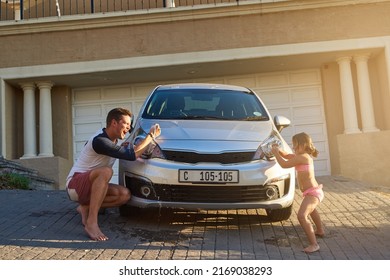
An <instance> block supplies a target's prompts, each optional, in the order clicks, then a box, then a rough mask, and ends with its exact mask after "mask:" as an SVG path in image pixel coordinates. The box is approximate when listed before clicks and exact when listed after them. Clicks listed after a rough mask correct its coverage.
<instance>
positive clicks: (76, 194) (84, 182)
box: [67, 171, 92, 205]
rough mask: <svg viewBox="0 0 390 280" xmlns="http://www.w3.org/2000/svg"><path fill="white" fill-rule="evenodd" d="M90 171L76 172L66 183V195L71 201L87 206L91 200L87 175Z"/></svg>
mask: <svg viewBox="0 0 390 280" xmlns="http://www.w3.org/2000/svg"><path fill="white" fill-rule="evenodd" d="M90 173H91V171H87V172H84V173H79V172H76V173H74V174H73V177H72V179H71V180H70V181H69V183H68V188H67V191H68V195H69V198H70V199H71V200H73V201H77V202H78V203H80V204H81V205H88V204H89V201H90V199H91V187H92V184H91V181H90V180H89V174H90Z"/></svg>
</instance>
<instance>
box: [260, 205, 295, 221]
mask: <svg viewBox="0 0 390 280" xmlns="http://www.w3.org/2000/svg"><path fill="white" fill-rule="evenodd" d="M292 207H293V205H292V204H291V205H290V206H289V207H287V208H282V209H267V210H266V212H267V216H268V219H269V220H270V221H271V222H280V221H284V220H288V219H289V218H290V216H291V213H292Z"/></svg>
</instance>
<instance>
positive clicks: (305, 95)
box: [226, 69, 331, 176]
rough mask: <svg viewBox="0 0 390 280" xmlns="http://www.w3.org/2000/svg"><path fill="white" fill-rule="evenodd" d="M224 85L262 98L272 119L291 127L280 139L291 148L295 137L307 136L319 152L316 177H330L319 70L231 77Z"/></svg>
mask: <svg viewBox="0 0 390 280" xmlns="http://www.w3.org/2000/svg"><path fill="white" fill-rule="evenodd" d="M226 82H227V83H232V84H236V85H243V86H247V87H250V88H251V89H253V90H254V91H255V92H256V93H257V94H258V95H259V96H260V97H261V99H262V100H263V101H264V103H265V104H266V106H267V108H268V110H269V111H270V113H271V115H272V116H275V115H283V116H285V117H287V118H289V119H290V120H291V126H290V127H288V128H286V129H284V130H283V131H282V135H283V137H284V138H285V139H286V141H287V142H288V143H289V144H290V145H291V144H292V143H291V138H292V136H293V135H294V134H296V133H300V132H306V133H308V134H309V135H310V136H311V137H312V139H313V143H314V146H315V147H316V148H317V150H318V151H319V155H318V158H316V159H315V161H314V164H315V168H316V175H320V176H321V175H330V173H331V172H330V158H329V147H328V137H327V130H326V122H325V111H324V105H323V98H322V89H321V74H320V71H319V70H318V69H309V70H300V71H291V72H278V73H267V74H256V75H250V76H248V75H247V76H243V77H231V78H228V79H227V80H226Z"/></svg>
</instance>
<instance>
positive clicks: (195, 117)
mask: <svg viewBox="0 0 390 280" xmlns="http://www.w3.org/2000/svg"><path fill="white" fill-rule="evenodd" d="M179 119H184V120H222V119H223V118H221V117H216V116H196V115H195V116H182V117H179Z"/></svg>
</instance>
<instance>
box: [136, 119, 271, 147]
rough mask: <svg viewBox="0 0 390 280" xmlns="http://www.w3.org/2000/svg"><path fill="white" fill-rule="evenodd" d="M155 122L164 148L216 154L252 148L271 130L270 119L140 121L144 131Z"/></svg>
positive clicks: (159, 139) (158, 140)
mask: <svg viewBox="0 0 390 280" xmlns="http://www.w3.org/2000/svg"><path fill="white" fill-rule="evenodd" d="M155 123H158V124H159V125H160V127H161V135H160V136H159V137H158V139H157V143H158V144H159V146H160V148H161V149H163V150H176V151H180V150H186V151H194V152H208V153H213V152H214V153H219V152H226V151H253V150H256V149H257V148H258V146H259V144H260V143H261V142H262V141H264V139H265V138H267V137H268V136H269V135H270V133H271V132H272V130H273V124H272V122H271V121H210V120H207V121H205V120H190V121H189V120H158V121H156V120H145V119H143V120H141V121H140V126H141V127H142V129H143V130H144V131H146V132H148V131H149V129H150V127H151V126H152V125H154V124H155Z"/></svg>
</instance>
